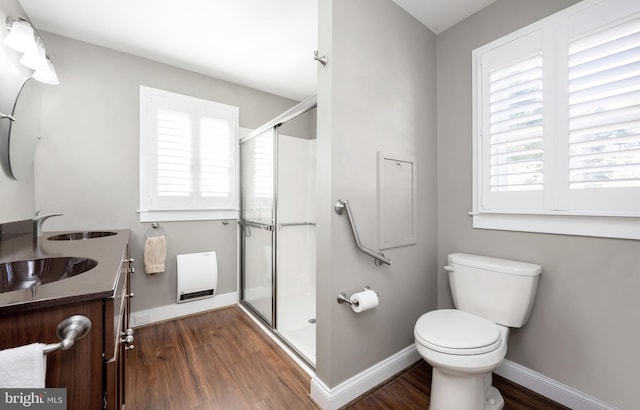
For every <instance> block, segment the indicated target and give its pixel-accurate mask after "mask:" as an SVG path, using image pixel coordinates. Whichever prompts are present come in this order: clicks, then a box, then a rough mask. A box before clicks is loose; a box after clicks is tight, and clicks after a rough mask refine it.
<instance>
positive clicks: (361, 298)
mask: <svg viewBox="0 0 640 410" xmlns="http://www.w3.org/2000/svg"><path fill="white" fill-rule="evenodd" d="M349 300H350V301H351V309H353V311H354V312H356V313H360V312H364V311H365V310H369V309H373V308H374V307H376V306H378V294H377V293H376V292H374V291H372V290H371V289H366V290H363V291H362V292H358V293H354V294H353V295H351V297H350V298H349Z"/></svg>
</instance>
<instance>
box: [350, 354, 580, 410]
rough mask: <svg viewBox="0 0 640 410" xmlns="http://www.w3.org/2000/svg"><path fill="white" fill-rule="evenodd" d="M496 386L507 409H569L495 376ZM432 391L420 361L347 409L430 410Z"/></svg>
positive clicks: (426, 369) (426, 367)
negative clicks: (430, 394) (428, 409)
mask: <svg viewBox="0 0 640 410" xmlns="http://www.w3.org/2000/svg"><path fill="white" fill-rule="evenodd" d="M493 385H494V386H495V387H496V388H497V389H498V390H499V391H500V393H501V394H502V397H503V398H504V401H505V405H504V410H564V409H568V407H564V406H561V405H560V404H558V403H556V402H554V401H551V400H549V399H547V398H546V397H543V396H540V395H539V394H537V393H535V392H532V391H530V390H527V389H525V388H524V387H522V386H519V385H517V384H515V383H512V382H510V381H509V380H506V379H504V378H502V377H500V376H498V375H495V374H494V376H493ZM430 391H431V367H430V366H429V365H428V364H427V363H426V362H424V361H420V362H418V363H416V364H415V365H414V366H413V367H411V368H409V369H408V370H406V371H405V372H403V373H402V374H400V375H398V376H397V377H395V378H394V379H393V380H391V381H389V382H387V383H385V384H384V385H382V386H380V387H378V388H377V389H376V390H375V391H373V392H369V393H367V394H366V395H365V396H364V397H361V398H359V399H357V400H355V402H354V403H352V404H350V405H348V406H346V408H347V409H349V410H364V409H373V410H406V409H427V408H428V407H429V393H430Z"/></svg>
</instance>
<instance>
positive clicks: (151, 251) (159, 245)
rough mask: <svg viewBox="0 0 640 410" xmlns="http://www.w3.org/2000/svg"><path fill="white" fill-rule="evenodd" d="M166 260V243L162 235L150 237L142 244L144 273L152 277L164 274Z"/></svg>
mask: <svg viewBox="0 0 640 410" xmlns="http://www.w3.org/2000/svg"><path fill="white" fill-rule="evenodd" d="M166 259H167V241H166V239H165V237H164V235H161V236H151V237H149V238H147V240H146V241H145V243H144V271H145V272H146V273H147V274H149V275H153V274H154V273H160V272H164V263H165V261H166Z"/></svg>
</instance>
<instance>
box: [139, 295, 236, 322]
mask: <svg viewBox="0 0 640 410" xmlns="http://www.w3.org/2000/svg"><path fill="white" fill-rule="evenodd" d="M237 303H238V292H230V293H223V294H221V295H215V296H214V297H212V298H206V299H200V300H194V301H191V302H184V303H179V304H178V303H175V304H173V305H165V306H158V307H155V308H151V309H144V310H138V311H135V312H131V327H133V328H136V327H138V326H142V325H148V324H151V323H157V322H162V321H164V320H170V319H175V318H178V317H182V316H188V315H193V314H194V313H200V312H205V311H207V310H212V309H219V308H222V307H226V306H232V305H236V304H237Z"/></svg>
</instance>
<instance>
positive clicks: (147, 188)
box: [137, 86, 249, 222]
mask: <svg viewBox="0 0 640 410" xmlns="http://www.w3.org/2000/svg"><path fill="white" fill-rule="evenodd" d="M154 94H155V95H164V96H175V97H179V98H188V99H193V100H200V99H198V98H195V97H188V96H185V95H182V94H177V93H172V92H169V91H164V90H159V89H155V88H150V87H145V86H140V118H141V120H140V153H141V155H140V191H139V192H140V199H139V201H140V202H139V204H140V209H138V211H137V212H138V214H139V221H140V222H168V221H202V220H224V219H238V215H239V209H238V197H239V184H238V181H239V173H240V172H239V169H240V164H239V145H240V144H239V141H240V138H242V137H243V136H244V135H246V133H247V132H249V130H247V129H243V128H240V127H238V135H237V136H236V140H237V143H236V144H235V152H234V180H235V183H234V188H235V189H236V191H235V194H234V200H233V207H232V208H231V209H172V210H167V209H149V198H150V192H151V189H152V188H151V185H150V184H149V175H148V170H149V162H148V161H149V158H148V156H147V155H142V153H143V152H145V150H146V149H147V147H148V146H149V144H150V142H151V141H150V140H151V139H152V138H153V132H152V130H151V129H150V127H149V123H148V122H147V121H143V120H142V119H143V118H148V115H149V111H148V109H149V104H148V102H147V101H148V99H149V97H150V96H151V95H154Z"/></svg>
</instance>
